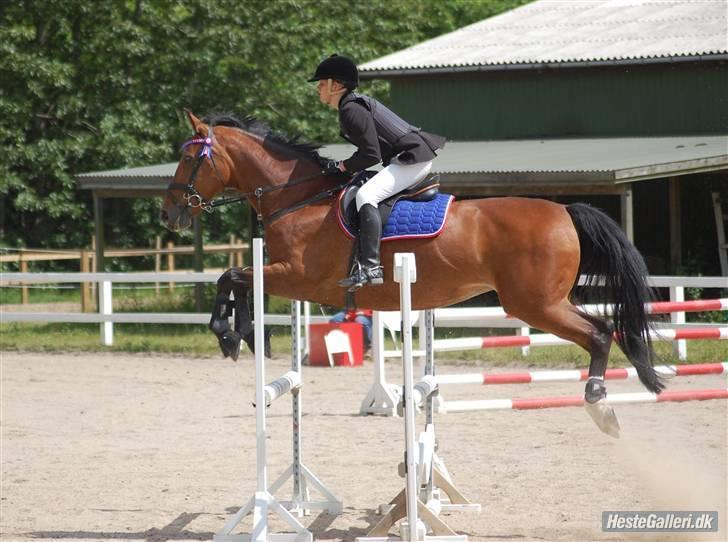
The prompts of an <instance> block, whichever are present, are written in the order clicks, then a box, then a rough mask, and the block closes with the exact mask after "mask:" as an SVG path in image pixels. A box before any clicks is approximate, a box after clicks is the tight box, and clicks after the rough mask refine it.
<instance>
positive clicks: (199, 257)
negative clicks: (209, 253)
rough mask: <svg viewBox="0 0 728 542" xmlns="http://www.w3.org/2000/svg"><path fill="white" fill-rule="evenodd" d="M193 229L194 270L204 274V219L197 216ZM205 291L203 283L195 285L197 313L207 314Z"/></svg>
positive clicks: (193, 221)
mask: <svg viewBox="0 0 728 542" xmlns="http://www.w3.org/2000/svg"><path fill="white" fill-rule="evenodd" d="M192 228H193V230H194V234H195V256H194V260H195V263H194V268H195V271H197V272H198V273H202V272H203V271H204V270H205V265H204V261H203V256H204V252H203V249H202V219H201V216H200V215H197V216H196V217H195V218H194V219H193V220H192ZM204 294H205V289H204V285H203V284H202V283H199V282H196V283H195V310H196V311H197V312H205V308H206V307H205V295H204Z"/></svg>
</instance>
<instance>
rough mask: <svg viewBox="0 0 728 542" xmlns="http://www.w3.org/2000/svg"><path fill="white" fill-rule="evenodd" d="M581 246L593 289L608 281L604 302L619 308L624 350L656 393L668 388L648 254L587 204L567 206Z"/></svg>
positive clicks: (617, 328) (618, 329) (603, 289)
mask: <svg viewBox="0 0 728 542" xmlns="http://www.w3.org/2000/svg"><path fill="white" fill-rule="evenodd" d="M566 209H567V211H568V212H569V215H571V219H572V220H573V221H574V226H575V227H576V231H577V232H578V234H579V243H580V245H581V263H580V265H579V274H580V275H585V276H586V281H587V285H592V284H596V283H597V282H598V281H599V280H600V278H601V277H603V278H604V280H605V283H604V287H600V288H598V291H599V292H600V296H599V297H600V302H611V303H614V313H613V319H614V328H615V332H616V340H617V344H618V345H619V347H620V348H621V349H622V351H623V352H624V353H625V355H626V356H627V357H628V358H629V360H630V361H631V362H632V365H634V367H635V369H636V370H637V375H638V376H639V379H640V382H642V384H644V386H645V387H646V388H647V389H648V390H650V391H651V392H653V393H660V392H661V391H662V390H663V389H664V388H665V385H664V384H663V382H662V379H661V378H660V377H659V375H658V374H657V373H656V372H655V369H654V361H655V359H656V358H657V355H656V354H655V352H654V350H653V349H652V341H651V340H650V328H651V325H650V321H649V319H648V317H647V313H646V312H645V306H644V305H645V303H646V302H649V301H651V300H652V299H654V295H653V293H652V290H651V289H650V287H649V286H648V285H647V281H646V277H647V274H648V273H647V266H646V265H645V261H644V260H643V259H642V255H641V254H640V253H639V252H638V251H637V249H636V248H635V247H634V245H633V244H632V243H631V242H630V241H629V239H627V236H626V235H625V234H624V232H623V231H622V230H621V228H620V227H619V225H618V224H617V223H616V222H614V220H612V219H611V218H610V217H609V216H607V215H606V214H604V213H603V212H602V211H600V210H598V209H595V208H593V207H590V206H589V205H586V204H583V203H575V204H573V205H569V206H567V208H566Z"/></svg>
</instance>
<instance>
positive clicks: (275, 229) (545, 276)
mask: <svg viewBox="0 0 728 542" xmlns="http://www.w3.org/2000/svg"><path fill="white" fill-rule="evenodd" d="M187 115H188V117H189V121H190V123H191V125H192V127H193V129H194V133H195V139H192V140H191V141H188V142H187V143H186V144H185V145H184V146H183V153H182V157H181V160H180V162H179V165H178V167H177V170H176V172H175V175H174V179H173V181H172V183H171V184H170V185H169V187H168V189H167V192H166V195H165V199H164V202H163V204H162V209H161V219H162V221H163V223H164V224H165V225H166V227H167V228H169V229H170V230H173V231H177V230H179V229H183V228H187V227H189V226H190V224H191V222H192V217H193V216H195V215H197V214H199V213H200V212H201V211H202V210H203V209H204V210H208V211H211V210H212V209H213V208H214V207H215V205H216V202H219V201H220V200H216V201H213V199H212V198H213V197H215V196H216V195H217V194H219V193H221V192H223V190H226V189H233V190H235V191H238V192H240V193H242V196H241V198H244V199H245V200H247V201H248V203H249V204H250V205H251V207H252V208H253V209H254V211H255V212H256V213H258V217H259V219H261V221H262V223H263V225H264V234H265V239H266V249H267V253H268V258H269V263H268V265H266V266H265V267H264V270H263V271H264V277H265V279H264V280H265V290H266V292H267V293H269V294H273V295H276V296H281V297H285V298H289V299H299V300H309V301H314V302H317V303H321V304H325V305H333V306H344V304H345V301H346V300H345V293H346V290H345V289H344V288H341V287H340V286H339V285H337V281H338V280H339V279H341V278H342V277H345V276H347V272H348V265H349V255H350V253H351V250H352V241H351V240H350V239H349V238H348V237H346V236H345V235H344V233H343V232H342V231H341V229H340V227H339V225H338V224H337V218H336V197H335V196H336V194H337V192H338V190H339V188H340V186H339V185H340V184H341V183H342V179H332V178H331V177H324V176H323V175H322V174H321V160H323V158H322V157H320V156H319V155H318V153H317V150H316V149H317V148H318V147H317V146H314V145H311V144H306V143H301V142H298V140H297V139H296V138H293V139H291V138H286V137H285V136H283V135H281V134H278V133H275V132H273V131H271V130H270V129H269V128H268V127H267V126H266V125H264V124H263V123H261V122H259V121H256V120H255V119H253V118H251V117H248V118H246V119H244V120H242V121H241V120H237V119H235V118H234V117H230V116H219V117H218V118H215V119H211V120H210V121H209V122H203V121H202V120H200V119H199V118H197V117H196V116H195V115H194V114H192V113H191V112H189V111H188V112H187ZM213 128H214V130H213ZM241 198H239V199H241ZM381 250H382V265H383V266H384V274H385V280H384V284H383V285H381V286H367V287H365V288H362V289H361V290H359V291H357V292H356V303H357V305H358V306H360V307H366V308H370V309H374V310H382V311H391V310H398V309H399V288H398V285H397V284H396V283H395V282H394V280H393V277H392V274H393V255H394V253H395V252H413V253H414V254H415V255H416V258H417V263H418V270H417V275H418V278H417V282H416V283H415V284H413V285H412V300H413V301H412V304H413V309H416V310H422V309H431V308H436V307H445V306H448V305H452V304H454V303H458V302H460V301H464V300H467V299H470V298H472V297H474V296H476V295H479V294H482V293H485V292H488V291H491V290H495V291H496V292H497V294H498V297H499V299H500V302H501V304H502V306H503V308H504V309H505V311H507V312H508V314H510V315H512V316H514V317H516V318H519V319H521V320H523V321H524V322H527V323H528V324H529V325H530V326H533V327H534V328H537V329H540V330H542V331H544V332H547V333H553V334H555V335H557V336H559V337H562V338H564V339H567V340H569V341H572V342H574V343H576V344H578V345H579V346H581V347H582V348H583V349H584V350H586V351H587V352H588V353H589V356H590V364H589V380H588V381H587V384H586V388H585V399H586V401H585V404H586V406H587V410H588V411H589V413H590V415H591V416H592V418H593V419H594V421H595V422H596V423H597V425H598V426H599V428H600V429H601V430H602V431H604V432H605V433H607V434H610V435H612V436H615V437H616V436H618V434H619V424H618V422H617V418H616V416H615V414H614V411H613V410H612V408H611V407H609V406H608V405H607V404H606V401H605V398H606V387H605V385H604V380H603V377H604V372H605V370H606V367H607V360H608V355H609V350H610V347H611V345H612V341H613V340H616V342H617V344H618V345H619V347H620V348H621V349H622V350H623V351H624V353H625V355H626V356H627V357H628V358H629V360H630V362H631V363H632V364H633V365H634V367H635V368H636V370H637V373H638V376H639V379H640V381H641V382H642V384H643V385H644V386H645V387H646V388H647V389H648V390H649V391H651V392H653V393H659V392H660V391H662V389H663V388H664V384H663V382H662V380H661V379H660V377H659V376H658V375H657V373H656V372H655V370H654V361H655V359H656V355H655V353H654V351H653V349H652V344H651V342H650V337H649V331H650V322H649V320H648V317H647V315H646V313H645V308H644V303H645V302H647V301H649V300H650V299H652V296H651V291H650V289H649V287H648V285H647V284H646V276H647V269H646V266H645V263H644V260H643V258H642V256H641V255H640V254H639V252H638V251H637V249H636V248H635V247H634V246H633V245H632V244H631V243H630V241H629V240H628V239H627V237H626V236H625V234H624V233H623V232H622V230H621V229H620V228H619V226H618V225H617V224H616V223H615V222H614V221H613V220H612V219H611V218H609V217H608V216H607V215H606V214H604V213H603V212H601V211H599V210H597V209H594V208H592V207H590V206H588V205H585V204H579V203H577V204H571V205H560V204H557V203H554V202H551V201H547V200H542V199H530V198H519V197H504V198H488V199H472V200H462V201H457V200H456V201H455V202H453V204H452V205H451V207H450V212H449V216H448V219H447V224H446V227H445V228H444V230H443V231H442V233H441V234H440V235H439V236H437V237H434V238H429V239H403V240H396V241H391V242H387V243H383V244H382V249H381ZM231 272H232V274H230V273H231ZM580 274H585V275H587V277H588V279H587V280H588V282H590V283H592V284H593V283H595V281H596V280H603V281H605V282H604V287H603V288H599V291H600V292H602V293H601V297H602V299H601V300H600V301H602V302H607V301H608V302H611V303H613V304H614V310H613V316H612V317H611V318H609V319H607V318H606V317H598V316H595V315H590V314H586V313H584V312H583V311H582V310H580V309H578V308H577V307H576V306H575V305H573V304H572V302H571V299H570V296H571V293H572V290H573V289H574V287H575V285H576V283H577V280H578V278H579V275H580ZM227 276H228V279H230V280H233V281H234V282H235V284H236V285H237V287H238V288H243V289H248V288H249V287H250V286H251V285H252V271H251V270H250V269H241V268H236V269H233V270H230V272H228V275H227ZM221 280H222V279H221ZM228 292H229V289H228ZM228 292H226V293H225V299H227V297H226V296H227V293H228ZM246 309H247V306H246ZM225 322H227V319H226V318H225ZM221 344H222V343H221ZM237 344H238V348H239V341H238V342H237Z"/></svg>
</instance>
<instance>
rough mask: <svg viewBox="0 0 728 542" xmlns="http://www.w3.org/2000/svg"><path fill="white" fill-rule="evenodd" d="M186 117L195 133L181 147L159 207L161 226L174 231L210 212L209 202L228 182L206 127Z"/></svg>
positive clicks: (224, 162)
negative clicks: (180, 153) (173, 172)
mask: <svg viewBox="0 0 728 542" xmlns="http://www.w3.org/2000/svg"><path fill="white" fill-rule="evenodd" d="M187 116H188V118H189V120H190V123H191V124H192V128H193V130H194V131H195V135H194V137H193V138H192V139H190V140H189V141H187V142H186V143H185V144H184V145H182V157H181V159H180V162H179V165H178V166H177V171H175V174H174V178H173V179H172V182H171V183H170V184H169V186H168V187H167V193H166V194H165V197H164V203H162V210H161V213H160V218H161V220H162V222H163V223H164V225H165V226H166V227H167V228H168V229H170V230H172V231H178V230H183V229H186V228H189V227H190V226H191V225H192V217H194V216H195V215H197V214H199V213H200V211H202V210H207V211H212V208H211V207H210V200H211V199H212V198H213V197H214V196H216V195H217V194H219V193H220V192H222V191H223V190H224V189H225V187H226V186H227V185H228V183H229V181H230V176H231V172H232V168H231V165H230V160H229V159H228V156H227V153H226V152H225V150H224V149H223V147H222V145H221V144H220V142H219V141H218V140H217V139H216V137H215V134H214V132H213V128H212V126H208V125H207V124H205V123H204V122H202V121H201V120H200V119H198V118H197V117H196V116H195V115H193V114H192V113H191V112H190V111H187Z"/></svg>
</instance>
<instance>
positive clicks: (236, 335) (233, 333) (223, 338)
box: [208, 264, 288, 360]
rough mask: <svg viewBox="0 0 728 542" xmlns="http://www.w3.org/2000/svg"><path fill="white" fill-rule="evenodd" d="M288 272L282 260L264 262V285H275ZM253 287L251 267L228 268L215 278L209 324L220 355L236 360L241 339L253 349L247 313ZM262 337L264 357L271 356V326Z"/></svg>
mask: <svg viewBox="0 0 728 542" xmlns="http://www.w3.org/2000/svg"><path fill="white" fill-rule="evenodd" d="M287 274H288V269H287V266H285V265H283V264H272V265H266V266H264V267H263V282H264V284H265V285H266V286H269V285H270V286H275V285H276V284H277V283H278V282H281V281H285V276H286V275H287ZM252 288H253V268H252V267H233V268H230V269H228V270H227V271H225V272H224V273H223V274H222V275H221V276H220V278H219V279H218V281H217V295H216V296H215V304H214V307H213V309H212V316H211V318H210V324H209V326H208V327H209V328H210V330H211V331H212V332H213V333H214V334H215V335H216V336H217V339H218V342H219V344H220V350H222V353H223V355H224V356H225V357H228V356H229V357H231V358H232V359H233V360H237V359H238V356H239V355H240V342H241V340H243V341H245V344H247V345H248V347H249V348H250V351H251V352H255V332H254V327H253V319H252V317H251V314H250V292H251V290H252ZM266 289H267V290H268V289H269V288H266ZM273 289H275V288H273ZM231 292H232V294H233V300H232V302H231V300H230V293H231ZM233 314H234V315H235V325H234V328H233V329H231V328H230V324H229V322H228V318H229V317H230V316H232V315H233ZM264 337H265V341H264V345H263V347H264V350H263V351H264V353H265V355H266V356H267V357H271V346H270V329H265V330H264Z"/></svg>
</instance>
